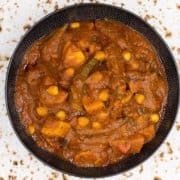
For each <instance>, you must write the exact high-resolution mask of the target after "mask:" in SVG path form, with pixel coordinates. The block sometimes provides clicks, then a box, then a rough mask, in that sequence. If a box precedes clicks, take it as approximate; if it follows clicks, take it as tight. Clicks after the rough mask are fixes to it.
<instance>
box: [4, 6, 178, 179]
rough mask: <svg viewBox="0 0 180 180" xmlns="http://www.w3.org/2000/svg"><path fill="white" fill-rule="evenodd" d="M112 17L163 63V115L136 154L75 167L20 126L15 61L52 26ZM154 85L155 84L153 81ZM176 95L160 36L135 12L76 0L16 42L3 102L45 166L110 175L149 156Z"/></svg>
mask: <svg viewBox="0 0 180 180" xmlns="http://www.w3.org/2000/svg"><path fill="white" fill-rule="evenodd" d="M104 18H107V19H114V20H116V21H120V22H123V23H124V24H126V25H128V26H130V27H131V28H133V29H135V30H137V31H138V32H140V33H142V34H143V35H144V36H145V37H146V38H147V39H148V40H149V41H150V42H151V43H152V45H153V46H154V48H155V49H156V51H157V53H158V55H159V57H160V59H161V62H162V64H163V66H164V69H165V73H166V76H167V81H168V98H167V104H166V106H165V107H164V116H163V117H162V122H161V124H160V126H159V128H158V131H157V133H156V136H155V138H154V139H153V140H152V141H151V142H149V143H148V144H145V145H144V147H143V149H142V150H141V152H140V153H139V154H135V155H133V156H131V157H129V158H128V159H125V160H123V161H121V162H119V163H115V164H112V165H108V166H106V167H98V168H97V167H96V168H83V167H77V166H75V165H73V164H72V163H70V162H67V161H64V160H62V159H60V158H58V157H56V156H55V155H53V154H51V153H49V152H47V151H45V150H43V149H41V148H39V147H38V146H37V145H36V143H35V142H34V141H33V139H32V138H31V137H30V136H29V135H28V134H27V133H26V132H25V128H24V126H23V125H22V124H21V121H20V119H19V116H18V113H17V110H16V106H15V99H14V93H15V83H16V75H17V71H18V68H19V65H20V64H21V62H22V58H23V55H24V53H25V51H26V49H27V48H28V47H29V46H30V45H31V44H32V43H33V42H34V41H36V40H38V39H39V38H41V37H42V36H44V35H46V34H48V33H49V32H51V31H52V30H53V29H55V28H57V27H59V26H62V25H63V24H65V23H69V22H72V21H82V20H94V19H104ZM157 88H158V85H157ZM178 99H179V81H178V74H177V69H176V66H175V63H174V59H173V57H172V55H171V53H170V50H169V48H168V47H167V45H166V44H165V43H164V41H163V40H162V39H161V37H160V36H159V35H158V34H157V32H155V31H154V30H153V28H152V27H150V26H149V25H148V24H146V23H145V22H144V21H143V20H142V19H141V18H139V17H137V16H136V15H134V14H132V13H130V12H128V11H126V10H124V9H121V8H117V7H114V6H109V5H104V4H79V5H74V6H70V7H67V8H64V9H62V10H60V11H58V12H54V13H51V14H50V15H48V16H46V17H45V18H43V19H42V20H41V21H39V22H38V23H37V24H36V25H34V26H33V27H32V28H31V29H30V31H29V32H28V33H26V35H25V36H24V38H23V39H22V40H21V41H20V43H19V44H18V46H17V48H16V50H15V52H14V54H13V55H12V57H11V61H10V64H9V67H8V72H7V78H6V104H7V110H8V114H9V118H10V119H11V123H12V126H13V128H14V130H15V132H16V133H17V135H18V137H19V138H20V140H21V141H22V143H23V144H24V145H25V147H27V149H28V150H30V151H31V152H32V153H33V154H34V155H35V156H36V157H37V158H38V159H40V160H42V161H43V162H45V163H46V164H48V165H49V166H51V167H53V168H55V169H57V170H60V171H62V172H65V173H68V174H72V175H76V176H81V177H103V176H109V175H114V174H116V173H120V172H123V171H126V170H129V169H131V168H133V167H135V166H136V165H139V164H140V163H142V162H143V161H144V160H146V159H147V158H148V157H150V156H151V155H152V154H153V153H154V152H155V151H156V150H157V148H158V147H159V146H160V145H161V144H162V142H163V141H164V139H165V138H166V136H167V134H168V133H169V131H170V129H171V128H172V125H173V123H174V120H175V116H176V111H177V107H178Z"/></svg>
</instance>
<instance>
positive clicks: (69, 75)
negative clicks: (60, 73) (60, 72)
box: [65, 68, 75, 77]
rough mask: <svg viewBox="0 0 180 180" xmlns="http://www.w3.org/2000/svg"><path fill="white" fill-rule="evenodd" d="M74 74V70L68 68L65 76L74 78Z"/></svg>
mask: <svg viewBox="0 0 180 180" xmlns="http://www.w3.org/2000/svg"><path fill="white" fill-rule="evenodd" d="M74 73H75V71H74V68H67V69H66V70H65V75H66V76H68V77H73V76H74Z"/></svg>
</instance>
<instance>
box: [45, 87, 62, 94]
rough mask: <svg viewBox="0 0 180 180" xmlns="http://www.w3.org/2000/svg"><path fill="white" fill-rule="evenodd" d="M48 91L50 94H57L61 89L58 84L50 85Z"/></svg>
mask: <svg viewBox="0 0 180 180" xmlns="http://www.w3.org/2000/svg"><path fill="white" fill-rule="evenodd" d="M47 92H48V94H50V95H52V96H56V95H58V93H59V89H58V87H57V86H50V87H48V89H47Z"/></svg>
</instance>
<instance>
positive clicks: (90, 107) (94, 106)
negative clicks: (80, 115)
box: [83, 101, 104, 113]
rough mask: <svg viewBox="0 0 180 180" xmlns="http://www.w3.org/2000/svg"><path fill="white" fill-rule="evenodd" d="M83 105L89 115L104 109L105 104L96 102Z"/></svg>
mask: <svg viewBox="0 0 180 180" xmlns="http://www.w3.org/2000/svg"><path fill="white" fill-rule="evenodd" d="M83 105H84V108H85V110H86V111H87V112H88V113H93V112H95V111H98V110H101V109H103V108H104V103H103V102H102V101H94V102H91V103H88V104H86V103H83Z"/></svg>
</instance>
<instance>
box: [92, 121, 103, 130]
mask: <svg viewBox="0 0 180 180" xmlns="http://www.w3.org/2000/svg"><path fill="white" fill-rule="evenodd" d="M92 127H93V128H94V129H100V128H101V127H102V126H101V124H100V123H99V122H93V123H92Z"/></svg>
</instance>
